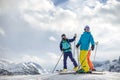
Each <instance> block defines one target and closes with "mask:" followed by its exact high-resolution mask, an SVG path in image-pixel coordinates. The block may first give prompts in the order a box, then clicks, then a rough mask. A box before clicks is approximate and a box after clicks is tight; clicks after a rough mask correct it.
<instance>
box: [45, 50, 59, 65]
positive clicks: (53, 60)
mask: <svg viewBox="0 0 120 80" xmlns="http://www.w3.org/2000/svg"><path fill="white" fill-rule="evenodd" d="M47 55H48V56H49V59H48V60H50V62H51V64H56V63H57V60H58V59H59V56H58V55H56V53H53V52H48V53H47Z"/></svg>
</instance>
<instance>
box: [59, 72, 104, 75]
mask: <svg viewBox="0 0 120 80" xmlns="http://www.w3.org/2000/svg"><path fill="white" fill-rule="evenodd" d="M59 74H60V75H65V74H97V75H103V74H105V72H102V71H101V72H100V71H92V72H90V73H77V72H76V71H66V72H63V71H61V72H59Z"/></svg>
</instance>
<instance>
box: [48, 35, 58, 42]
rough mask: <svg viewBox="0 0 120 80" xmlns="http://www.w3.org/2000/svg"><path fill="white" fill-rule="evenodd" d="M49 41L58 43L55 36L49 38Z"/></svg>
mask: <svg viewBox="0 0 120 80" xmlns="http://www.w3.org/2000/svg"><path fill="white" fill-rule="evenodd" d="M49 40H50V41H54V42H56V41H57V40H56V38H55V37H53V36H51V37H49Z"/></svg>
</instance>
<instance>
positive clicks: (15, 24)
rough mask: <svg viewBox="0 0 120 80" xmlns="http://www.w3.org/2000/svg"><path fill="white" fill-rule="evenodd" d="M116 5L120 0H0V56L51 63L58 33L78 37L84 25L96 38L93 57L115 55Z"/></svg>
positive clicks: (118, 53)
mask: <svg viewBox="0 0 120 80" xmlns="http://www.w3.org/2000/svg"><path fill="white" fill-rule="evenodd" d="M119 9H120V1H119V0H20V1H19V0H0V58H1V59H8V60H11V61H14V62H16V63H17V62H23V61H35V62H38V63H40V64H41V65H43V66H44V67H46V65H47V68H48V67H52V66H53V65H55V63H56V61H57V59H58V58H59V56H60V54H61V52H60V51H59V43H60V40H61V37H60V36H61V34H62V33H66V35H67V37H68V38H71V37H73V35H74V34H75V33H77V35H78V36H77V41H78V39H79V37H80V34H82V33H83V29H84V26H85V25H89V26H90V28H91V33H92V34H93V36H94V39H95V41H99V45H98V51H97V55H96V60H106V59H109V60H111V59H114V58H118V56H120V47H119V45H120V38H119V37H120V33H119V31H120V27H119V26H120V15H119ZM72 45H73V44H72ZM92 53H93V54H92V57H91V58H92V59H93V57H94V51H93V52H92ZM49 60H50V61H49ZM61 63H62V62H61Z"/></svg>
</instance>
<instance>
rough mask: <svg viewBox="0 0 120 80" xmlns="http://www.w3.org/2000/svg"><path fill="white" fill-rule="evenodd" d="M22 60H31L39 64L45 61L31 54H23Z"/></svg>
mask: <svg viewBox="0 0 120 80" xmlns="http://www.w3.org/2000/svg"><path fill="white" fill-rule="evenodd" d="M22 60H23V61H24V62H29V61H32V62H36V63H39V64H45V63H46V60H44V59H42V58H39V57H37V56H31V55H24V56H23V57H22Z"/></svg>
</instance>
